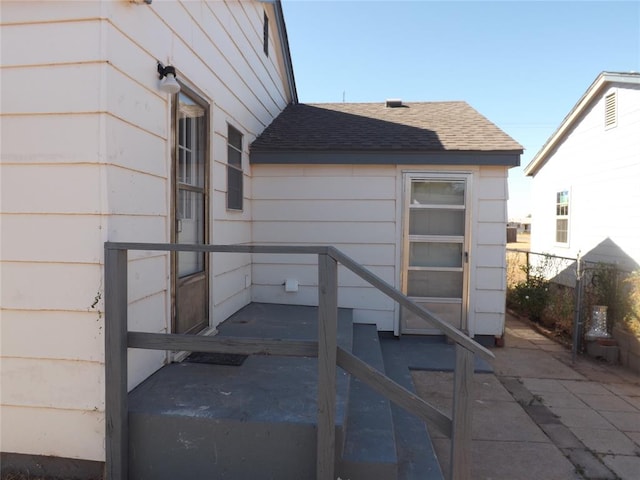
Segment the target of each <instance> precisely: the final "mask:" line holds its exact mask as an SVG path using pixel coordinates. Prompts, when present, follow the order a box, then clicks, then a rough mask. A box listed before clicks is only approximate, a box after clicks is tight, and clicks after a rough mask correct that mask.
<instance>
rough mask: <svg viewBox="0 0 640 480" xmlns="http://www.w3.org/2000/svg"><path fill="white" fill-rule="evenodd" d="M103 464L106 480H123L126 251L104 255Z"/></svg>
mask: <svg viewBox="0 0 640 480" xmlns="http://www.w3.org/2000/svg"><path fill="white" fill-rule="evenodd" d="M104 270H105V280H104V309H105V316H104V338H105V345H104V363H105V423H106V426H105V434H106V440H105V455H106V457H105V460H106V475H107V476H106V478H107V480H127V476H128V450H129V444H128V440H129V438H128V437H129V432H128V406H127V329H128V327H127V251H126V250H120V249H118V250H116V249H113V248H110V247H108V246H105V251H104Z"/></svg>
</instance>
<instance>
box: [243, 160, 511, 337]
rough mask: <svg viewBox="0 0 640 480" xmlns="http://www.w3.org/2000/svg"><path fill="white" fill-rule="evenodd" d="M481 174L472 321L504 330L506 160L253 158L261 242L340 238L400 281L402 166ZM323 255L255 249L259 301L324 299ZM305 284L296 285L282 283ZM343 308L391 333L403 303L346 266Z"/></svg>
mask: <svg viewBox="0 0 640 480" xmlns="http://www.w3.org/2000/svg"><path fill="white" fill-rule="evenodd" d="M406 170H409V171H418V170H424V171H427V172H428V171H430V172H443V171H459V172H461V171H465V172H467V171H468V172H472V173H473V190H472V191H473V193H472V195H473V199H472V201H471V208H472V212H471V218H472V234H471V242H472V248H471V252H470V258H471V260H470V261H471V268H470V307H471V308H470V310H469V325H470V328H471V329H472V333H474V334H487V335H497V334H501V333H502V329H503V325H504V308H505V305H504V303H505V302H504V295H505V251H504V249H505V241H506V238H505V236H506V233H505V232H506V230H505V225H506V198H507V190H506V185H507V174H506V169H505V168H504V167H439V166H429V167H422V168H416V167H415V166H402V165H400V166H395V165H386V166H385V165H383V166H354V165H335V166H331V165H327V166H314V165H263V164H260V165H254V166H253V206H254V224H253V241H254V242H255V243H257V244H295V245H325V244H330V245H334V246H336V247H337V248H339V249H340V250H342V251H343V252H345V253H346V254H347V255H349V256H351V257H352V258H354V259H355V260H356V261H358V262H360V263H362V264H363V265H364V266H365V267H367V268H369V269H370V270H372V271H373V272H374V273H375V274H377V275H379V276H380V277H381V278H382V279H383V280H385V281H387V282H388V283H390V284H392V285H394V286H396V287H397V288H400V271H399V267H398V266H399V265H400V255H401V247H402V244H401V239H402V229H401V222H402V173H403V171H406ZM316 265H317V258H315V257H314V256H311V255H309V256H305V255H295V256H282V255H254V263H253V283H254V285H253V300H254V301H256V302H266V303H285V304H303V305H317V298H318V297H317V266H316ZM288 278H291V279H295V280H298V281H299V284H300V287H299V291H298V292H295V293H293V292H285V290H284V286H283V283H284V282H285V280H286V279H288ZM339 282H340V287H341V288H340V291H339V299H338V301H339V305H340V306H342V307H349V308H353V309H354V321H356V322H360V323H375V324H376V325H377V326H378V329H380V330H393V328H394V320H395V319H396V316H397V308H396V305H395V303H394V302H393V301H392V300H390V299H388V298H387V297H386V296H384V295H383V294H382V293H380V292H378V291H377V290H376V289H374V288H373V287H370V286H369V285H368V284H367V283H366V282H364V281H362V280H361V279H360V278H359V277H357V276H355V275H353V274H351V273H350V272H348V271H346V270H345V269H343V268H342V267H341V268H340V269H339Z"/></svg>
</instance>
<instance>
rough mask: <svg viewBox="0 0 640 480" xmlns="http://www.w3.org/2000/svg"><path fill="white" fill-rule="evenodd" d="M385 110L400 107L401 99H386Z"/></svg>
mask: <svg viewBox="0 0 640 480" xmlns="http://www.w3.org/2000/svg"><path fill="white" fill-rule="evenodd" d="M386 106H387V108H398V107H401V106H402V99H400V98H388V99H387V104H386Z"/></svg>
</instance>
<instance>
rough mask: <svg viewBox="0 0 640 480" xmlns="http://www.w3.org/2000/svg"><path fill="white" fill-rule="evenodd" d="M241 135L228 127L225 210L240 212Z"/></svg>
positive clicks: (241, 191) (241, 178)
mask: <svg viewBox="0 0 640 480" xmlns="http://www.w3.org/2000/svg"><path fill="white" fill-rule="evenodd" d="M242 184H243V172H242V134H241V133H240V132H239V131H238V130H236V129H235V128H233V127H232V126H231V125H229V131H228V135H227V208H228V209H230V210H242V207H243V205H242V196H243V188H242Z"/></svg>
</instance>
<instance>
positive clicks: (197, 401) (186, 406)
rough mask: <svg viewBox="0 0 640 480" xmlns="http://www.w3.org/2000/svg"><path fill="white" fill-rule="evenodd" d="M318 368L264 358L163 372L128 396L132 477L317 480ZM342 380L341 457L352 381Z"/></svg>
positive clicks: (310, 361) (311, 361) (306, 361)
mask: <svg viewBox="0 0 640 480" xmlns="http://www.w3.org/2000/svg"><path fill="white" fill-rule="evenodd" d="M317 371H318V363H317V359H315V358H290V357H289V358H287V357H265V356H250V357H249V358H247V360H245V362H244V364H243V365H242V366H239V367H234V366H225V365H206V364H199V363H187V362H184V363H179V364H171V365H167V366H166V367H164V368H162V369H160V370H159V371H158V372H156V373H155V374H154V375H153V376H151V377H150V378H149V379H147V380H146V381H145V382H144V383H143V384H141V385H140V386H139V387H138V388H136V389H135V390H134V391H133V392H131V394H130V395H129V445H130V448H129V475H130V478H135V479H137V480H147V479H148V480H151V479H153V480H165V479H166V480H175V479H176V478H193V479H208V478H216V479H233V480H240V479H249V478H260V479H274V480H275V479H289V478H290V479H302V478H314V477H315V468H316V424H317V421H316V418H317V412H316V405H317V401H316V398H317ZM337 377H338V378H337V402H336V444H337V446H336V454H337V455H339V453H340V451H341V447H342V445H343V439H344V423H345V411H346V399H347V390H348V380H349V379H348V375H347V374H346V373H344V372H342V371H339V373H338V376H337Z"/></svg>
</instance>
